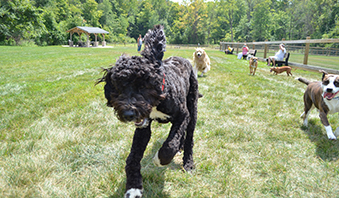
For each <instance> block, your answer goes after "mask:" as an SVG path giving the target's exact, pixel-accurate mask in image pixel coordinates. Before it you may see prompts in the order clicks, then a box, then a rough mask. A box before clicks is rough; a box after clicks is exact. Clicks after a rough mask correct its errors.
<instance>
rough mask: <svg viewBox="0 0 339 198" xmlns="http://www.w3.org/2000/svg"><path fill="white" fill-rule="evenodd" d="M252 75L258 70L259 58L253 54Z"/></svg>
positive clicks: (251, 59)
mask: <svg viewBox="0 0 339 198" xmlns="http://www.w3.org/2000/svg"><path fill="white" fill-rule="evenodd" d="M249 63H250V75H251V74H252V75H253V76H254V74H255V71H256V70H257V68H258V58H257V57H254V56H252V57H251V58H250V62H249Z"/></svg>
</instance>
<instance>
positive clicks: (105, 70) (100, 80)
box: [94, 67, 109, 86]
mask: <svg viewBox="0 0 339 198" xmlns="http://www.w3.org/2000/svg"><path fill="white" fill-rule="evenodd" d="M101 69H102V72H104V75H103V76H102V78H99V79H97V82H95V85H97V84H99V83H102V82H105V81H106V76H107V73H108V70H109V69H105V68H103V67H101ZM95 85H94V86H95Z"/></svg>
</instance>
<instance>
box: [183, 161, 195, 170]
mask: <svg viewBox="0 0 339 198" xmlns="http://www.w3.org/2000/svg"><path fill="white" fill-rule="evenodd" d="M194 169H195V166H194V163H193V162H188V163H186V164H184V170H185V171H186V172H192V171H193V170H194Z"/></svg>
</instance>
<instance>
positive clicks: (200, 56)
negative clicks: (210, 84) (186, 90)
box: [193, 48, 211, 77]
mask: <svg viewBox="0 0 339 198" xmlns="http://www.w3.org/2000/svg"><path fill="white" fill-rule="evenodd" d="M210 65H211V61H210V58H209V57H208V55H207V54H206V52H205V50H204V49H203V48H197V49H195V52H194V53H193V70H194V73H195V75H196V77H198V71H199V72H201V75H200V76H201V77H202V76H203V75H204V74H205V73H206V72H208V71H209V70H210V69H211V66H210Z"/></svg>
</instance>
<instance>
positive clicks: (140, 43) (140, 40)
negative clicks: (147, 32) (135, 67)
mask: <svg viewBox="0 0 339 198" xmlns="http://www.w3.org/2000/svg"><path fill="white" fill-rule="evenodd" d="M142 41H143V39H142V38H141V34H139V38H138V40H137V43H138V53H140V50H141V46H142Z"/></svg>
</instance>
